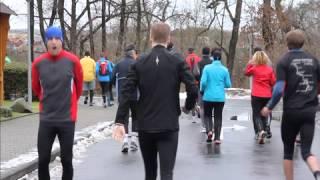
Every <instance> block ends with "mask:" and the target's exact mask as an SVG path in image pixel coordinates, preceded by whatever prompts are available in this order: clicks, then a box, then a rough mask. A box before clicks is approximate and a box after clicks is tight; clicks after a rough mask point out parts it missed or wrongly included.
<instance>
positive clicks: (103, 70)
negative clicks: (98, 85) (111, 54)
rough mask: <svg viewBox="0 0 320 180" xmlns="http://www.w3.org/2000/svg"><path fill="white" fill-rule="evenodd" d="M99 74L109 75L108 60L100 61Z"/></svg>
mask: <svg viewBox="0 0 320 180" xmlns="http://www.w3.org/2000/svg"><path fill="white" fill-rule="evenodd" d="M99 75H100V76H107V75H109V69H108V62H107V61H100V62H99Z"/></svg>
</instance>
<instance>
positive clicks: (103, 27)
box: [91, 0, 110, 51]
mask: <svg viewBox="0 0 320 180" xmlns="http://www.w3.org/2000/svg"><path fill="white" fill-rule="evenodd" d="M108 7H109V8H108V10H109V15H110V3H109V4H108ZM101 20H102V22H101V40H102V48H101V51H104V50H105V49H106V48H107V46H106V0H102V16H101ZM91 33H92V32H91Z"/></svg>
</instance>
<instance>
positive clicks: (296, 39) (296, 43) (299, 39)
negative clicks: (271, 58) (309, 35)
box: [286, 29, 305, 49]
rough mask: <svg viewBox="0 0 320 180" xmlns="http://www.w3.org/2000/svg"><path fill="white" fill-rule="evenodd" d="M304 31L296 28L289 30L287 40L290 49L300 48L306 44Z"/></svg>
mask: <svg viewBox="0 0 320 180" xmlns="http://www.w3.org/2000/svg"><path fill="white" fill-rule="evenodd" d="M304 40H305V37H304V33H303V31H302V30H299V29H295V30H292V31H289V32H288V33H287V34H286V41H287V46H288V49H299V48H302V46H303V44H304Z"/></svg>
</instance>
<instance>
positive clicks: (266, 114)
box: [261, 107, 271, 117]
mask: <svg viewBox="0 0 320 180" xmlns="http://www.w3.org/2000/svg"><path fill="white" fill-rule="evenodd" d="M270 113H271V110H270V109H269V108H267V107H264V108H263V109H262V110H261V115H262V116H264V117H268V116H269V114H270Z"/></svg>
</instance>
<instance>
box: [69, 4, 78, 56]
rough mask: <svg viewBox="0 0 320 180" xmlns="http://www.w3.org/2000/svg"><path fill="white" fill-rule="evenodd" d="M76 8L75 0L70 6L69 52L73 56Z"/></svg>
mask: <svg viewBox="0 0 320 180" xmlns="http://www.w3.org/2000/svg"><path fill="white" fill-rule="evenodd" d="M76 7H77V3H76V0H72V5H71V29H70V41H71V43H70V45H71V47H70V50H71V52H73V53H74V54H77V39H76V35H77V20H76V19H77V17H76Z"/></svg>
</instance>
